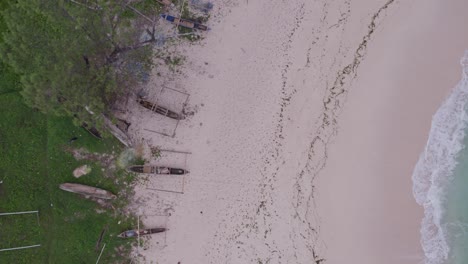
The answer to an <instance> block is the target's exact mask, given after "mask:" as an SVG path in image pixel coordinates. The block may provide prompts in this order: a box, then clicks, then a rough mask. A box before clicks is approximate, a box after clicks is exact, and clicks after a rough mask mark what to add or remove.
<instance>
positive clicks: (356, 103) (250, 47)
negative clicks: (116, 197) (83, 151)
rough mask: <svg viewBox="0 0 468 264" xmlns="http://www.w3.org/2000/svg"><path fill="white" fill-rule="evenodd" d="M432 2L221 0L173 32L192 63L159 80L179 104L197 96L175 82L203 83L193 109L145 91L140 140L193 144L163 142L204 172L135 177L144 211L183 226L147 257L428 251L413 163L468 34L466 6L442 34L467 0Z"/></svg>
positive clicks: (295, 258)
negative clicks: (203, 29) (168, 112)
mask: <svg viewBox="0 0 468 264" xmlns="http://www.w3.org/2000/svg"><path fill="white" fill-rule="evenodd" d="M460 2H461V1H460ZM431 3H432V4H431V5H429V4H427V5H426V4H424V3H423V2H422V1H418V2H412V4H408V3H400V2H393V1H388V2H387V1H371V0H367V1H361V2H360V3H352V2H351V1H345V0H341V1H314V2H311V1H304V0H291V1H287V2H282V1H273V2H272V1H266V0H259V1H248V0H246V1H240V2H237V1H236V2H234V1H229V0H220V1H214V4H215V9H214V10H213V14H212V16H211V19H210V22H209V24H208V25H209V26H210V27H211V28H212V30H211V31H210V32H207V33H205V35H204V36H205V38H204V39H203V40H202V41H201V42H200V43H198V44H194V45H189V44H180V45H179V46H175V47H171V48H170V51H171V53H172V54H173V56H181V57H183V58H184V64H183V66H180V67H178V68H177V69H176V70H167V69H166V70H164V66H160V67H159V68H156V69H155V72H154V75H153V76H152V80H151V82H150V84H149V85H148V86H147V87H146V88H145V91H146V93H147V94H148V98H150V99H153V100H158V102H159V103H161V104H166V106H167V107H171V108H172V109H178V110H181V109H182V104H183V103H184V102H185V100H186V99H187V97H186V95H185V94H182V93H178V92H174V91H173V90H169V89H165V90H163V91H162V92H160V89H161V88H162V87H168V88H174V89H176V90H178V91H182V92H184V93H187V94H189V95H190V96H189V97H188V99H187V106H186V107H185V111H186V112H188V113H189V115H188V117H187V119H186V120H183V121H181V122H179V123H178V124H177V123H175V122H173V121H171V120H167V118H163V117H160V116H158V115H157V114H153V113H151V112H149V111H146V110H144V109H141V108H138V107H137V105H136V104H135V102H134V100H131V102H130V107H131V109H132V111H131V113H130V116H129V120H130V121H131V123H132V126H131V129H130V133H131V134H132V137H133V140H134V142H137V141H141V142H143V143H144V145H145V146H148V145H152V146H160V147H161V148H164V149H171V150H177V151H186V152H190V153H189V154H182V153H168V152H166V153H163V156H162V158H160V159H156V158H149V157H148V159H150V160H149V161H150V163H152V164H158V165H168V166H178V167H183V168H186V169H188V170H189V171H190V174H188V175H187V176H185V177H178V176H177V177H176V176H172V177H168V176H166V177H162V176H157V177H154V176H152V177H150V178H148V179H147V180H146V181H142V183H141V184H140V185H138V186H137V187H136V196H135V201H134V204H133V209H134V210H136V211H137V212H138V213H140V214H141V215H142V220H143V222H144V224H145V225H146V226H148V227H153V226H156V225H158V226H160V225H163V226H166V227H167V228H169V230H168V231H167V232H166V233H165V234H164V235H155V236H152V237H151V238H150V239H149V240H148V241H147V242H146V243H145V246H144V249H140V250H139V254H140V255H141V256H140V257H139V261H140V262H142V263H161V264H166V263H168V264H170V263H174V264H175V263H179V262H180V263H181V264H183V263H186V264H187V263H189V264H198V263H200V264H206V263H216V264H218V263H233V264H241V263H263V264H265V263H314V262H315V263H344V261H345V260H346V261H347V263H395V259H391V258H388V257H389V256H390V253H391V251H390V249H391V248H392V247H393V248H394V250H399V251H401V254H397V255H398V256H400V257H401V256H403V257H402V258H398V262H397V263H405V262H404V261H406V260H408V261H409V259H411V260H412V261H409V262H407V263H414V262H415V261H414V258H413V257H416V258H417V257H420V253H421V252H420V249H419V247H418V239H419V236H418V229H419V227H418V225H419V221H420V219H421V216H422V215H421V214H422V212H421V209H420V208H419V207H417V206H416V204H415V202H414V200H412V197H411V181H410V176H411V171H412V166H414V164H415V162H416V160H417V157H418V155H419V152H420V151H421V150H422V148H423V146H424V143H425V139H426V137H427V132H428V130H429V126H430V117H431V114H432V113H433V112H435V110H436V109H437V106H438V105H439V104H440V102H441V101H442V99H443V98H444V96H445V95H446V94H447V92H448V90H449V89H450V88H451V87H452V86H453V85H454V84H455V83H456V81H457V80H458V76H459V74H458V73H459V71H457V60H458V58H459V57H461V54H462V51H463V48H464V45H465V44H466V43H463V42H458V41H455V39H457V36H456V34H457V28H454V27H455V26H457V27H458V28H460V27H461V25H462V24H457V23H456V21H455V20H457V19H464V18H462V17H455V16H450V17H447V19H445V18H444V19H445V20H444V22H445V23H450V25H452V26H453V27H451V28H452V29H453V30H446V31H440V32H438V31H437V32H438V33H437V34H440V35H437V36H435V35H434V34H435V33H434V32H436V31H433V30H436V29H437V28H439V29H440V28H442V27H444V28H445V27H447V26H446V25H447V24H441V25H438V24H437V23H435V22H437V21H439V20H440V19H442V17H443V16H442V15H441V14H445V13H449V12H452V10H449V9H447V10H444V9H443V8H441V7H436V5H441V6H442V3H441V2H440V3H439V4H437V2H436V1H432V2H431ZM423 7H424V8H423ZM454 9H455V10H463V9H462V8H460V7H459V8H458V9H456V8H454ZM427 10H432V12H426V11H427ZM460 12H461V11H460ZM413 13H414V14H413ZM418 16H419V17H420V18H419V17H418ZM421 19H425V20H426V21H427V23H424V22H423V21H420V20H421ZM429 22H431V23H429ZM408 23H409V24H408ZM406 25H411V27H409V28H407V29H406V28H405V26H406ZM418 34H419V35H418ZM460 34H461V33H460ZM439 37H440V39H439ZM451 37H453V38H454V41H450V42H447V41H442V40H443V38H445V39H447V38H448V39H450V38H451ZM418 42H419V43H421V44H418ZM423 43H424V45H422V44H423ZM410 44H411V45H410ZM421 46H423V47H424V48H420V47H421ZM465 46H468V45H465ZM444 47H447V48H450V52H446V50H445V49H444ZM174 54H175V55H174ZM408 62H411V63H408ZM449 65H450V67H448V66H449ZM442 66H443V67H442ZM452 66H453V67H452ZM423 67H426V68H425V69H424V68H423ZM158 72H159V74H158ZM439 73H440V74H443V76H440V78H438V75H437V74H439ZM421 95H423V96H421ZM132 102H133V107H132ZM176 125H177V127H176ZM175 127H176V128H177V129H176V130H175V134H174V137H167V136H163V135H160V134H157V133H154V132H152V131H159V132H163V133H166V134H169V135H173V130H172V129H173V128H175ZM148 188H151V189H159V190H166V191H157V190H151V189H148ZM167 190H169V191H170V192H167ZM317 197H318V198H317ZM317 208H318V209H317ZM369 208H370V209H371V210H370V209H369ZM408 254H409V255H408ZM391 257H392V256H391ZM323 259H326V260H327V261H326V262H323V261H322V260H323ZM358 260H359V262H357V261H358ZM391 260H393V261H391ZM400 260H401V261H400ZM386 261H387V262H386Z"/></svg>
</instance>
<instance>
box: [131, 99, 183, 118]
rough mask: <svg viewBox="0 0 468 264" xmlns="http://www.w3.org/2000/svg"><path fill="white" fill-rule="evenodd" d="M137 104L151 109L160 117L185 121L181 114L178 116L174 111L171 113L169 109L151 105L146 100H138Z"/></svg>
mask: <svg viewBox="0 0 468 264" xmlns="http://www.w3.org/2000/svg"><path fill="white" fill-rule="evenodd" d="M137 102H138V103H139V104H140V105H141V106H143V107H144V108H146V109H149V110H151V111H153V112H155V113H158V114H160V115H163V116H167V117H169V118H172V119H176V120H182V119H184V116H183V115H181V114H178V113H176V112H174V111H171V110H169V109H167V108H164V107H162V106H159V105H157V104H154V103H151V102H149V101H146V100H143V98H138V99H137Z"/></svg>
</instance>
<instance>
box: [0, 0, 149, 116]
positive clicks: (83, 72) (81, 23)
mask: <svg viewBox="0 0 468 264" xmlns="http://www.w3.org/2000/svg"><path fill="white" fill-rule="evenodd" d="M90 2H92V1H86V3H90ZM126 14H128V9H127V8H126V4H125V3H124V1H95V2H93V4H92V5H89V4H82V3H80V2H77V1H69V0H47V1H43V0H17V1H16V2H14V3H11V4H10V6H9V7H8V8H7V9H6V10H4V11H2V14H1V15H2V17H3V22H4V26H5V27H6V29H5V30H4V31H3V34H2V36H1V38H2V41H1V42H0V55H1V56H0V57H1V60H2V61H3V62H4V63H5V64H7V65H9V66H10V67H11V68H12V69H13V71H14V72H15V73H17V74H18V75H19V76H20V82H21V85H22V91H21V94H22V96H23V97H24V99H25V102H26V103H27V104H28V105H29V106H31V107H34V108H37V109H39V110H41V111H42V112H47V113H52V114H56V115H70V116H73V117H75V118H76V120H77V121H78V122H79V123H81V122H89V123H94V122H95V121H96V119H97V117H98V115H96V114H94V115H93V114H91V112H93V113H102V112H105V111H107V110H108V109H109V107H111V106H112V104H113V102H114V101H115V99H116V98H117V97H118V96H119V95H121V94H122V92H123V91H124V89H125V87H126V86H128V85H129V82H131V81H132V78H131V77H132V75H134V72H133V71H132V70H129V69H130V68H131V67H129V66H131V65H132V64H139V63H141V62H140V61H136V60H135V58H138V60H140V59H141V54H140V56H135V54H136V53H137V52H139V53H141V52H146V53H148V55H150V52H151V48H150V46H148V44H150V43H152V42H153V41H154V40H155V39H154V25H146V24H145V23H144V22H143V19H141V18H138V17H136V18H135V17H131V16H128V15H127V16H126ZM151 27H152V31H151ZM144 29H146V31H147V32H148V33H152V34H150V36H151V38H149V39H147V40H145V41H140V40H139V39H140V35H141V33H142V32H143V30H144ZM132 53H133V54H132ZM148 57H150V56H148Z"/></svg>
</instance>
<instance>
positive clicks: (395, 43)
mask: <svg viewBox="0 0 468 264" xmlns="http://www.w3.org/2000/svg"><path fill="white" fill-rule="evenodd" d="M463 6H464V7H467V6H466V4H464V3H461V1H458V2H457V3H450V4H448V3H445V4H439V3H436V2H435V1H432V2H431V3H425V4H423V3H422V2H419V3H418V2H414V3H410V4H403V3H402V4H400V6H399V9H398V10H397V11H396V12H394V14H393V15H392V17H391V18H389V19H388V21H386V22H385V23H387V25H392V27H389V26H387V27H385V28H384V29H383V30H382V31H381V32H379V38H376V39H375V42H374V43H373V46H372V48H371V49H370V50H369V53H368V59H367V61H366V62H364V63H363V65H362V67H363V69H362V71H363V72H366V73H367V74H366V75H365V76H363V77H362V78H360V79H359V80H358V81H357V82H356V84H355V87H356V88H357V89H355V92H354V94H352V95H350V97H349V102H348V105H347V109H345V111H344V114H343V117H342V120H341V124H342V126H341V128H340V134H339V135H338V137H337V139H336V142H335V144H334V146H333V147H332V149H331V152H332V153H333V154H330V156H331V157H332V158H331V159H330V162H331V163H332V164H330V167H331V168H329V169H326V170H325V172H324V174H323V175H322V176H321V177H320V178H319V180H318V183H317V185H318V186H319V188H318V198H319V202H318V203H319V204H321V206H320V215H321V216H322V217H323V218H322V219H323V220H322V222H323V223H324V224H323V226H322V231H323V235H324V237H325V240H328V241H329V242H328V243H327V245H328V252H329V254H330V256H332V257H331V258H330V261H331V262H332V263H341V262H342V261H344V260H345V259H344V257H343V256H346V259H347V260H349V259H356V258H359V259H360V261H361V263H376V261H378V262H379V263H414V262H415V261H421V260H423V259H424V253H423V252H422V248H421V244H420V243H419V240H420V239H421V238H420V233H419V230H420V225H421V221H422V218H423V210H422V207H420V206H419V205H418V204H416V201H415V198H414V197H413V190H412V187H413V182H412V181H411V177H412V174H413V169H414V167H415V165H416V163H417V161H418V159H419V155H421V153H422V151H423V150H424V146H425V144H426V141H427V137H428V133H429V130H430V127H431V121H432V115H433V114H435V112H436V111H437V109H438V108H439V107H440V106H441V104H442V102H443V101H444V100H445V98H446V97H447V96H448V95H449V93H450V91H451V90H452V89H453V88H454V87H455V85H456V83H458V81H459V80H460V72H461V69H460V64H459V60H460V58H461V57H462V56H463V53H464V50H465V49H466V48H468V37H464V36H460V35H459V34H457V29H458V30H459V31H458V32H461V29H462V25H463V23H462V22H461V21H460V20H463V18H462V14H461V13H462V10H463ZM422 7H424V8H422ZM441 7H443V8H441ZM466 20H467V19H464V21H465V22H468V21H466ZM439 21H444V23H443V26H442V25H441V24H440V23H438V22H439ZM409 25H410V26H409ZM447 28H450V30H448V31H447V30H446V29H447ZM376 65H378V66H377V67H376ZM344 160H347V161H346V162H344V163H343V161H344ZM335 164H336V165H335ZM334 165H335V166H336V168H332V167H333V166H334ZM338 167H339V168H338ZM351 190H359V194H358V193H357V192H354V191H351ZM331 193H332V194H331ZM344 208H346V211H343V210H344ZM338 214H343V215H346V216H347V219H346V226H347V227H350V226H352V227H353V228H350V229H348V230H346V229H345V228H344V227H340V226H342V225H343V224H344V223H343V220H341V221H340V220H337V217H338ZM332 230H333V231H332ZM402 238H404V239H402ZM403 242H404V243H403ZM356 243H358V244H360V245H363V246H362V247H357V246H351V245H354V244H356ZM364 245H365V246H364ZM366 252H367V254H365V253H366ZM339 256H341V257H339ZM363 256H365V257H363ZM385 260H386V261H388V262H385Z"/></svg>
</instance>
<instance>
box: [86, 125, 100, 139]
mask: <svg viewBox="0 0 468 264" xmlns="http://www.w3.org/2000/svg"><path fill="white" fill-rule="evenodd" d="M81 127H82V128H84V129H85V130H86V131H88V133H90V134H91V135H93V136H94V137H96V138H98V139H102V135H101V132H99V131H98V130H97V129H96V128H95V127H91V126H89V125H88V124H87V123H83V124H81Z"/></svg>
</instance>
